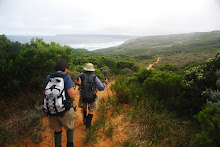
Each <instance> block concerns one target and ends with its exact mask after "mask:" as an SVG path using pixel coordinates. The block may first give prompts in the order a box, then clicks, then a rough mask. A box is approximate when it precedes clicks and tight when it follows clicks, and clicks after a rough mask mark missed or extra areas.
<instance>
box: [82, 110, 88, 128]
mask: <svg viewBox="0 0 220 147" xmlns="http://www.w3.org/2000/svg"><path fill="white" fill-rule="evenodd" d="M86 113H87V112H86V111H83V123H84V125H86V121H87V116H86Z"/></svg>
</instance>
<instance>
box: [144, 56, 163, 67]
mask: <svg viewBox="0 0 220 147" xmlns="http://www.w3.org/2000/svg"><path fill="white" fill-rule="evenodd" d="M160 59H161V57H158V58H157V61H156V62H154V63H152V64H150V65H148V66H147V67H146V68H147V70H149V69H152V66H153V65H154V64H157V63H158V62H160Z"/></svg>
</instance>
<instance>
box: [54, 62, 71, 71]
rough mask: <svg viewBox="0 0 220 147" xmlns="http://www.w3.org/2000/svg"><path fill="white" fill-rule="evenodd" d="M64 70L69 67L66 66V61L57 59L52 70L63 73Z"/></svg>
mask: <svg viewBox="0 0 220 147" xmlns="http://www.w3.org/2000/svg"><path fill="white" fill-rule="evenodd" d="M65 68H67V69H68V68H69V65H68V63H67V62H66V60H65V59H59V60H57V63H56V65H55V67H54V69H55V71H59V70H61V71H62V72H64V71H65Z"/></svg>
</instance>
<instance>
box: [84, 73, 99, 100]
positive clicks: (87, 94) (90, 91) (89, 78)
mask: <svg viewBox="0 0 220 147" xmlns="http://www.w3.org/2000/svg"><path fill="white" fill-rule="evenodd" d="M83 76H84V79H83V81H82V85H81V96H82V101H83V102H84V103H92V102H94V100H95V98H96V87H95V82H94V79H95V76H96V75H94V74H90V75H87V74H86V73H84V74H83Z"/></svg>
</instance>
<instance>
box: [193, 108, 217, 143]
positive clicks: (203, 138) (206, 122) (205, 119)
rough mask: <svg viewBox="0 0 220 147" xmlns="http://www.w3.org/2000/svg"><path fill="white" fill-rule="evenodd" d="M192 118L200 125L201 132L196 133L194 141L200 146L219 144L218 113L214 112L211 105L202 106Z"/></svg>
mask: <svg viewBox="0 0 220 147" xmlns="http://www.w3.org/2000/svg"><path fill="white" fill-rule="evenodd" d="M194 118H195V119H196V120H198V122H199V123H200V125H201V129H202V132H201V133H198V134H196V136H195V142H196V144H198V145H201V146H210V145H211V146H213V145H214V146H216V147H217V146H219V145H220V142H219V137H220V135H219V134H220V114H217V113H214V108H213V107H204V108H203V109H202V111H200V112H199V114H198V115H195V116H194Z"/></svg>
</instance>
